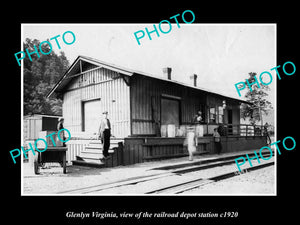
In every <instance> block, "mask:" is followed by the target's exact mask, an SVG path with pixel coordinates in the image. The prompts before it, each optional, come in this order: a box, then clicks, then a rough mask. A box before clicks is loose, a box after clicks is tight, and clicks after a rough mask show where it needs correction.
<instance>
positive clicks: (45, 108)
mask: <svg viewBox="0 0 300 225" xmlns="http://www.w3.org/2000/svg"><path fill="white" fill-rule="evenodd" d="M48 41H49V40H48ZM23 45H24V49H28V51H29V52H33V51H34V45H35V46H37V48H38V46H39V45H40V41H39V40H36V39H34V40H31V39H29V38H26V40H25V42H24V43H23ZM41 47H42V50H43V52H49V51H50V47H49V46H48V45H45V44H44V45H42V46H41ZM39 55H40V57H38V56H37V54H32V55H31V58H32V61H31V60H30V59H29V58H28V57H25V58H24V68H23V75H24V115H27V114H34V113H39V114H51V115H61V114H62V109H61V108H62V101H61V100H60V99H55V98H51V99H48V98H46V95H47V94H48V93H49V91H50V90H51V88H52V87H53V86H54V85H55V84H56V82H57V81H58V80H59V78H60V76H61V75H62V74H63V73H64V72H65V71H66V70H67V68H68V67H69V61H68V60H67V58H66V56H65V54H64V52H60V54H59V55H57V54H56V53H55V52H54V51H53V50H52V52H51V53H50V54H49V55H43V54H42V53H39Z"/></svg>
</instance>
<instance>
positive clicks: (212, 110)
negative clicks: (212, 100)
mask: <svg viewBox="0 0 300 225" xmlns="http://www.w3.org/2000/svg"><path fill="white" fill-rule="evenodd" d="M216 117H217V116H216V108H215V107H210V108H209V122H210V123H216V122H217V121H216Z"/></svg>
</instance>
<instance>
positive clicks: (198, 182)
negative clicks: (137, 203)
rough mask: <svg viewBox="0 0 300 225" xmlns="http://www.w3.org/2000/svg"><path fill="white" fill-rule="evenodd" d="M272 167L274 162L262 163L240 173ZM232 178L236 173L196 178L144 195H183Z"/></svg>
mask: <svg viewBox="0 0 300 225" xmlns="http://www.w3.org/2000/svg"><path fill="white" fill-rule="evenodd" d="M272 165H274V162H268V163H264V164H261V165H257V166H253V167H249V168H247V169H243V170H242V172H241V173H245V172H246V171H247V172H250V171H253V170H258V169H261V168H264V167H267V166H272ZM234 176H237V173H236V172H228V173H224V174H221V175H217V176H213V177H210V178H207V179H202V178H197V179H195V180H192V181H187V182H183V183H180V184H175V185H171V186H168V187H163V188H160V189H156V190H153V191H149V192H146V193H145V194H180V193H183V192H185V191H189V190H192V189H195V188H198V187H201V186H204V185H207V184H210V183H213V182H217V181H221V180H224V179H228V178H230V177H234Z"/></svg>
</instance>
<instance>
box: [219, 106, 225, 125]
mask: <svg viewBox="0 0 300 225" xmlns="http://www.w3.org/2000/svg"><path fill="white" fill-rule="evenodd" d="M223 122H224V109H223V107H222V106H219V107H218V123H223Z"/></svg>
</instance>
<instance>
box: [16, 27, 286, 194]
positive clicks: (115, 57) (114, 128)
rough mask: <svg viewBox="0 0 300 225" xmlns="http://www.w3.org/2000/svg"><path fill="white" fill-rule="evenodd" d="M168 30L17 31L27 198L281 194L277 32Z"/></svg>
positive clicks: (266, 29) (268, 29)
mask: <svg viewBox="0 0 300 225" xmlns="http://www.w3.org/2000/svg"><path fill="white" fill-rule="evenodd" d="M163 25H164V26H163ZM163 25H161V26H159V27H158V26H154V25H153V24H136V25H134V24H74V25H64V24H59V25H56V24H22V35H23V43H24V48H23V50H22V51H25V50H26V52H27V51H28V52H29V53H30V54H31V55H30V57H31V60H30V58H29V57H25V58H24V59H22V60H21V63H23V64H22V65H23V77H24V81H23V82H24V83H23V135H22V137H23V138H24V139H23V146H24V148H26V149H28V148H29V147H30V145H29V144H31V146H37V148H38V149H39V150H42V151H41V152H40V151H38V150H37V149H35V151H34V152H35V153H36V154H35V155H33V152H32V151H28V152H27V154H28V157H27V158H26V157H23V160H22V185H23V186H22V193H23V194H24V195H148V194H151V195H276V178H275V177H276V160H275V158H276V150H275V151H274V147H275V146H272V148H266V149H265V150H263V151H260V149H261V148H262V147H264V146H270V144H271V143H272V142H274V141H276V134H275V132H274V131H275V128H276V127H275V126H276V123H275V116H276V113H275V112H276V101H275V97H276V95H275V92H276V85H275V84H276V79H274V81H273V78H272V76H273V77H276V73H275V71H271V70H270V69H271V68H273V67H275V66H276V65H277V64H276V24H181V25H180V27H178V26H177V25H176V23H169V24H168V23H165V24H163ZM145 27H146V28H148V29H147V30H146V29H145ZM150 28H151V29H152V30H151V31H150ZM167 30H170V32H169V33H168V34H164V33H162V32H161V31H164V32H165V31H167ZM137 31H138V32H139V33H141V34H143V33H146V34H147V35H148V36H149V38H148V37H147V35H145V37H144V38H140V39H139V42H140V44H138V42H137V40H138V39H137V38H136V36H135V35H134V33H135V32H137ZM252 34H256V35H255V36H254V35H252ZM140 36H141V35H140V34H139V35H137V37H140ZM53 37H54V38H53ZM150 38H151V39H152V40H150ZM35 46H36V48H37V47H38V48H40V50H41V52H40V53H39V55H38V54H37V53H35V52H34V51H35ZM41 53H43V54H41ZM44 53H46V55H44ZM27 55H28V53H27ZM287 68H288V66H287ZM262 71H270V72H269V73H270V74H271V77H270V76H269V74H266V75H264V74H263V75H260V74H261V73H262ZM255 79H256V80H258V81H260V82H257V83H255ZM259 79H260V80H259ZM246 80H247V82H248V85H247V82H246ZM272 81H273V82H272ZM261 82H263V84H267V85H263V84H262V83H261ZM236 83H238V84H242V86H244V89H243V87H239V86H238V85H236V86H235V84H236ZM243 83H244V84H243ZM239 95H241V96H239ZM61 128H65V129H67V131H69V133H67V132H66V130H64V131H62V132H60V133H59V134H60V136H62V134H64V137H61V139H58V137H57V136H58V131H59V130H60V129H61ZM51 134H53V135H51ZM46 136H47V137H46ZM45 137H46V138H45ZM52 138H53V140H51V139H52ZM39 139H44V140H46V144H47V148H46V146H45V143H44V142H45V141H43V140H39ZM67 139H68V141H66V140H67ZM61 140H64V141H63V142H62V141H61ZM45 148H46V150H45V151H44V149H45ZM255 152H256V153H257V155H258V157H257V158H255V156H256V153H255ZM246 154H247V156H246ZM247 157H249V158H250V159H248V158H247Z"/></svg>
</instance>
